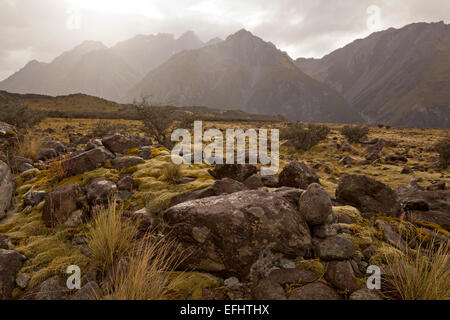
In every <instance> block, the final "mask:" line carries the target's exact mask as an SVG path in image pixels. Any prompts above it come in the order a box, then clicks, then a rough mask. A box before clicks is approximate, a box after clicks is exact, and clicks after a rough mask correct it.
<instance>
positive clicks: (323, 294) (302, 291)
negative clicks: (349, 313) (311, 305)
mask: <svg viewBox="0 0 450 320" xmlns="http://www.w3.org/2000/svg"><path fill="white" fill-rule="evenodd" d="M341 299H342V298H341V296H340V295H339V294H337V292H336V291H334V290H333V288H331V287H329V286H327V285H326V284H324V283H322V282H314V283H309V284H307V285H305V286H303V287H300V288H296V289H294V290H293V291H292V293H291V295H290V297H289V300H341Z"/></svg>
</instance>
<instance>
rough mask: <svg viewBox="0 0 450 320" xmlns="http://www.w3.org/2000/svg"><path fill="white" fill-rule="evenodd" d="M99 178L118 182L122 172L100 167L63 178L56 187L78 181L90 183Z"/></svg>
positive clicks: (81, 183) (82, 183) (79, 182)
mask: <svg viewBox="0 0 450 320" xmlns="http://www.w3.org/2000/svg"><path fill="white" fill-rule="evenodd" d="M97 178H106V179H108V180H111V181H113V182H118V181H119V179H120V174H119V172H118V171H117V170H116V169H108V168H98V169H96V170H93V171H88V172H85V173H83V174H80V175H77V176H72V177H69V178H66V179H64V180H62V181H61V182H60V183H58V184H57V185H56V186H55V188H59V187H62V186H65V185H68V184H70V183H78V184H79V185H81V186H84V185H86V184H88V183H89V182H90V181H92V180H94V179H97Z"/></svg>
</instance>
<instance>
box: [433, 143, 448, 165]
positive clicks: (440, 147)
mask: <svg viewBox="0 0 450 320" xmlns="http://www.w3.org/2000/svg"><path fill="white" fill-rule="evenodd" d="M434 150H435V151H436V152H437V153H439V158H440V160H441V165H442V167H443V168H444V169H447V167H448V164H449V163H450V137H447V138H444V139H442V140H441V141H439V142H438V143H436V144H435V145H434Z"/></svg>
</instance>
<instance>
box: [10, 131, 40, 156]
mask: <svg viewBox="0 0 450 320" xmlns="http://www.w3.org/2000/svg"><path fill="white" fill-rule="evenodd" d="M43 146H44V140H43V139H42V137H40V136H37V135H34V134H32V133H30V132H28V133H27V134H25V136H24V137H23V140H22V141H19V143H18V144H17V147H16V150H15V155H17V156H20V157H24V158H28V159H32V160H33V161H37V157H38V153H39V150H41V149H42V148H43Z"/></svg>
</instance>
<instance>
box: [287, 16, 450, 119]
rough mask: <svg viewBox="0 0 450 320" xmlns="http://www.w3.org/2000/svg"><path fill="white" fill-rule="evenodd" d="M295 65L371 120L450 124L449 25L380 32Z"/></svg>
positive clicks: (422, 25)
mask: <svg viewBox="0 0 450 320" xmlns="http://www.w3.org/2000/svg"><path fill="white" fill-rule="evenodd" d="M295 63H296V65H297V66H298V67H299V68H300V69H301V70H303V71H304V72H306V73H307V74H308V75H310V76H311V77H313V78H315V79H317V80H319V81H322V82H324V83H326V84H328V85H330V86H331V87H333V88H335V89H336V90H337V91H338V92H339V93H341V94H342V95H343V96H344V98H345V99H346V100H347V101H348V102H349V103H350V104H351V105H352V107H354V108H355V109H356V110H357V111H358V112H359V113H360V114H361V115H362V116H363V117H364V118H365V119H366V120H368V122H372V123H386V124H393V125H399V126H417V127H444V128H449V127H450V118H449V117H450V25H449V24H445V23H443V22H439V23H415V24H410V25H407V26H405V27H403V28H401V29H394V28H391V29H388V30H385V31H381V32H376V33H373V34H372V35H370V36H369V37H367V38H365V39H360V40H356V41H354V42H352V43H351V44H349V45H347V46H345V47H344V48H341V49H339V50H336V51H334V52H332V53H330V54H329V55H327V56H325V57H323V58H322V59H303V58H299V59H297V60H296V61H295Z"/></svg>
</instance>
